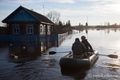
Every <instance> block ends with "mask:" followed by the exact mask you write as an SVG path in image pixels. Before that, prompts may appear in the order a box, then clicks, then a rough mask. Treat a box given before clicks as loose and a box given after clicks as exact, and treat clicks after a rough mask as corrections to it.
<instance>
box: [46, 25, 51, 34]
mask: <svg viewBox="0 0 120 80" xmlns="http://www.w3.org/2000/svg"><path fill="white" fill-rule="evenodd" d="M47 28H48V31H47V32H48V34H50V29H51V26H50V25H48V26H47Z"/></svg>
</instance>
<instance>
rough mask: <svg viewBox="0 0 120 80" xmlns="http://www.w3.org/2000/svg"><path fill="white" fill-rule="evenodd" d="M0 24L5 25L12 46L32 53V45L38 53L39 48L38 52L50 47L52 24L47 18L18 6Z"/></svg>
mask: <svg viewBox="0 0 120 80" xmlns="http://www.w3.org/2000/svg"><path fill="white" fill-rule="evenodd" d="M2 22H3V23H6V24H7V30H8V34H9V35H10V36H9V39H10V42H11V43H12V46H13V45H17V46H19V45H20V46H22V48H25V49H28V51H29V52H31V51H33V45H34V46H35V49H38V51H39V47H40V51H41V49H47V48H48V47H50V42H49V40H48V37H50V35H52V34H51V31H52V29H53V25H54V23H53V22H52V21H50V20H49V19H48V18H47V17H45V16H43V15H41V14H39V13H37V12H34V11H33V10H29V9H27V8H24V7H22V6H20V7H18V8H17V9H16V10H15V11H14V12H12V13H11V14H10V15H9V16H8V17H6V18H5V19H4V20H3V21H2ZM31 47H32V48H31ZM15 48H16V47H15ZM30 50H31V51H30ZM20 51H21V50H20ZM36 51H37V50H36ZM16 52H17V51H16Z"/></svg>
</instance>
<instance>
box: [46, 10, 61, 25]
mask: <svg viewBox="0 0 120 80" xmlns="http://www.w3.org/2000/svg"><path fill="white" fill-rule="evenodd" d="M47 17H48V19H50V20H51V21H52V22H54V23H55V24H58V23H59V20H60V13H59V12H56V11H50V12H49V13H48V14H47Z"/></svg>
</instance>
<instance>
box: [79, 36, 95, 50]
mask: <svg viewBox="0 0 120 80" xmlns="http://www.w3.org/2000/svg"><path fill="white" fill-rule="evenodd" d="M81 40H82V41H81V42H82V43H83V44H84V45H85V47H86V49H87V51H86V52H94V50H93V48H92V46H91V44H90V43H89V42H88V40H87V39H86V37H85V36H81Z"/></svg>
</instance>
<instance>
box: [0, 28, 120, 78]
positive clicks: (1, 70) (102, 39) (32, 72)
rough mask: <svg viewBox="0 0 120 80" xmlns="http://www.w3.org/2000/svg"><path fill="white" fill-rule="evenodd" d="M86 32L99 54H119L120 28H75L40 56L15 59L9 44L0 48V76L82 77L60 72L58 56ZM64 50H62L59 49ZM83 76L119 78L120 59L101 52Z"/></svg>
mask: <svg viewBox="0 0 120 80" xmlns="http://www.w3.org/2000/svg"><path fill="white" fill-rule="evenodd" d="M81 35H86V36H87V39H88V40H89V41H90V43H91V44H92V45H93V48H94V49H95V50H97V51H98V52H99V53H100V54H116V55H120V45H119V44H120V37H119V36H120V31H119V30H115V29H105V30H89V31H88V34H86V33H85V31H83V32H79V31H73V34H72V35H70V36H68V37H67V38H66V40H65V41H63V43H62V44H61V45H60V46H59V47H54V48H51V49H50V50H49V51H53V50H54V51H56V52H58V53H56V54H54V55H48V52H49V51H48V52H46V53H45V54H44V55H42V56H41V57H38V58H37V59H35V60H32V61H28V62H25V63H14V62H12V61H10V60H9V59H8V57H7V54H8V53H9V50H8V48H0V80H81V77H82V76H83V75H74V76H64V75H62V74H61V72H60V66H59V59H60V58H61V57H62V56H64V55H65V54H67V52H66V51H70V50H71V46H72V43H73V42H74V39H75V38H76V37H78V38H80V36H81ZM59 52H63V53H59ZM82 80H120V59H119V58H118V59H113V58H109V57H107V56H100V57H99V59H98V61H97V62H96V64H95V65H94V66H93V67H92V68H91V69H90V70H89V71H88V72H86V74H85V76H84V78H83V79H82Z"/></svg>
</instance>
